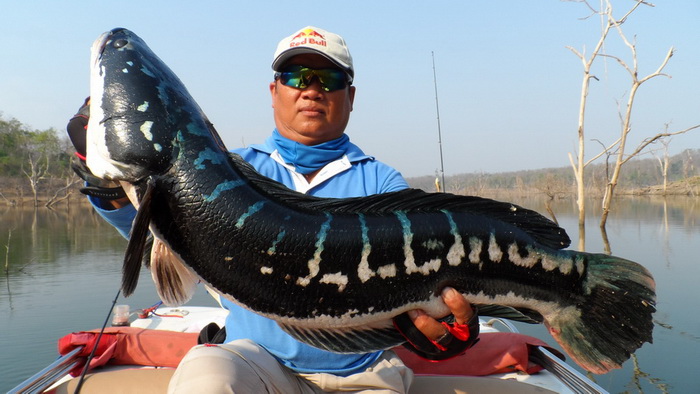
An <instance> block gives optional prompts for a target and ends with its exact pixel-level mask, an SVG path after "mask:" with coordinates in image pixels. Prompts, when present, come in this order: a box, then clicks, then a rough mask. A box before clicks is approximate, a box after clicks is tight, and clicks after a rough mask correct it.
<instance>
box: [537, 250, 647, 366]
mask: <svg viewBox="0 0 700 394" xmlns="http://www.w3.org/2000/svg"><path fill="white" fill-rule="evenodd" d="M572 253H576V254H577V255H578V257H579V258H580V257H582V256H583V257H585V258H586V259H587V261H588V264H587V271H588V273H587V277H586V278H585V280H584V285H583V286H584V289H583V297H582V300H581V301H580V302H578V303H575V304H574V305H573V306H571V307H568V308H564V309H563V310H561V311H560V312H559V313H557V314H556V315H555V316H554V317H553V318H550V319H547V321H546V322H545V323H546V325H547V327H548V329H549V332H550V334H551V335H552V336H553V337H554V338H555V339H556V340H557V341H558V342H559V344H560V345H561V346H562V347H563V348H564V350H566V352H567V353H569V355H570V356H571V357H572V358H573V359H574V360H575V361H576V362H577V363H579V364H580V365H581V366H582V367H584V368H586V369H587V370H589V371H591V372H594V373H598V374H601V373H606V372H608V371H610V370H611V369H614V368H620V367H621V365H622V363H623V362H625V361H626V360H628V359H629V357H630V355H631V353H632V352H634V351H635V350H636V349H638V348H640V347H641V346H642V345H643V344H644V342H649V343H651V342H652V331H653V328H654V323H653V321H652V314H653V313H654V312H655V311H656V307H655V305H656V295H655V290H654V287H655V285H654V279H653V278H652V276H651V274H650V273H649V271H647V269H646V268H644V267H642V266H641V265H639V264H637V263H634V262H632V261H628V260H625V259H621V258H618V257H614V256H609V255H604V254H583V253H577V252H572Z"/></svg>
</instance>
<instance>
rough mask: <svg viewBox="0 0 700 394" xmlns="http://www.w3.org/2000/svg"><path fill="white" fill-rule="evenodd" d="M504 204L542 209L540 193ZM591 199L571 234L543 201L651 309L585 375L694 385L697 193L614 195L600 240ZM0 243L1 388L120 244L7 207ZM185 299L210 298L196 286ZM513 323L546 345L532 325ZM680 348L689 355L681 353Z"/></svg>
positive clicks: (106, 231) (89, 294)
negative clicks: (634, 271) (639, 283)
mask: <svg viewBox="0 0 700 394" xmlns="http://www.w3.org/2000/svg"><path fill="white" fill-rule="evenodd" d="M513 202H515V203H517V204H519V205H522V206H524V207H526V208H531V209H534V210H537V211H539V212H543V213H545V212H547V211H546V208H545V199H543V198H523V199H519V200H514V201H513ZM597 205H598V204H597V202H596V201H589V202H587V209H588V219H587V220H588V223H587V225H586V228H585V231H584V232H585V234H579V229H578V223H577V221H578V214H577V213H576V207H575V202H574V201H573V199H557V200H554V201H552V202H551V209H552V211H553V212H554V213H555V214H556V216H557V219H558V222H559V224H560V225H561V226H562V227H564V228H565V229H566V230H567V232H568V233H569V236H570V237H571V239H572V240H574V242H573V244H572V248H574V249H576V248H577V244H576V240H578V239H579V238H580V235H583V236H584V237H585V249H586V251H588V252H603V251H605V250H606V248H608V247H609V249H610V250H611V251H612V253H613V254H615V255H617V256H621V257H625V258H628V259H630V260H634V261H637V262H639V263H641V264H643V265H644V266H646V267H647V268H648V269H649V270H650V271H651V272H652V274H653V275H654V277H655V280H656V286H657V313H656V314H655V316H654V319H655V322H656V326H655V330H654V344H645V345H644V346H643V347H642V348H641V349H640V350H639V351H637V353H636V354H635V357H634V358H633V359H631V360H630V361H628V362H626V363H625V364H624V366H623V368H622V369H620V370H616V371H613V372H611V373H608V374H606V375H600V376H593V377H592V378H593V379H594V380H595V381H596V382H597V383H598V384H600V385H601V386H602V387H604V388H606V389H608V390H609V391H610V392H613V393H621V392H644V393H658V392H678V393H684V392H693V391H694V390H697V387H698V386H699V385H700V377H698V374H697V373H696V372H695V364H696V363H695V362H694V360H693V358H694V355H697V354H700V319H698V318H697V311H698V307H697V304H696V301H695V300H696V299H697V298H698V297H699V296H700V290H699V289H698V286H697V282H698V279H700V265H699V264H698V263H697V254H696V253H695V251H696V250H698V249H699V248H700V234H698V233H699V232H700V231H699V230H700V228H699V227H698V219H699V218H700V207H699V206H698V205H699V202H698V199H697V198H686V197H674V198H666V199H663V198H650V197H635V198H631V197H630V198H621V199H618V200H617V201H616V202H615V204H614V206H613V212H612V213H611V216H610V218H609V220H608V225H607V227H606V229H607V242H608V243H609V246H606V244H605V241H604V238H603V236H602V234H601V232H600V230H599V229H598V221H599V218H600V208H599V206H597ZM8 244H9V245H8ZM0 246H2V247H0V262H1V264H2V266H3V268H4V269H3V271H2V272H3V276H2V277H0V280H1V281H2V282H4V283H2V286H0V314H1V315H2V316H3V317H2V319H0V349H2V351H0V391H2V390H7V389H9V388H10V387H12V386H13V385H14V384H16V383H18V382H20V381H21V380H23V379H24V378H25V377H27V376H28V375H30V374H32V373H34V372H36V371H37V370H38V369H40V368H41V367H43V366H45V365H46V364H48V363H49V362H51V361H52V360H53V359H54V358H55V357H56V355H57V354H56V350H55V349H56V340H57V339H58V338H59V337H61V336H63V335H65V334H66V333H68V332H70V331H77V330H84V329H91V328H96V327H100V326H101V325H102V323H103V322H104V320H105V318H106V316H107V314H108V312H109V311H108V310H109V307H110V305H111V302H112V299H113V298H114V296H115V294H116V291H117V289H118V287H119V282H120V280H121V273H120V270H121V258H122V256H123V251H124V248H125V246H126V242H125V241H124V240H123V239H122V238H121V237H120V236H119V235H118V234H117V233H116V231H114V230H113V229H112V228H111V227H109V226H108V225H106V224H104V223H103V222H102V221H101V219H100V218H99V217H98V216H97V215H95V214H93V213H91V212H90V211H89V210H86V209H85V208H84V207H76V208H75V209H73V210H71V211H47V210H44V209H42V210H39V211H37V212H36V213H35V211H34V210H21V209H9V210H5V211H0ZM5 246H8V248H7V249H6V248H5ZM6 250H7V253H6ZM200 290H201V289H200ZM156 301H157V296H156V295H155V290H154V288H153V285H152V281H151V280H150V278H149V277H148V274H147V273H146V272H143V273H142V276H141V279H140V281H139V287H138V288H137V291H136V294H135V295H134V296H132V297H130V298H129V299H126V300H124V299H121V300H120V301H119V302H120V303H128V304H130V305H132V309H136V308H144V307H148V306H150V305H152V304H153V303H155V302H156ZM191 303H192V304H206V305H213V301H211V299H210V298H209V297H208V295H206V293H205V292H204V291H203V290H201V292H200V293H198V294H197V296H196V297H195V299H194V300H193V301H192V302H191ZM518 327H519V328H520V329H521V330H522V331H523V332H524V333H527V334H529V335H533V336H537V337H539V338H542V339H544V340H546V341H547V342H549V343H553V340H552V339H551V337H550V336H549V334H547V332H546V330H545V329H544V327H542V326H526V325H518ZM29 355H31V356H29ZM682 355H685V356H690V357H691V359H690V360H683V359H681V357H682Z"/></svg>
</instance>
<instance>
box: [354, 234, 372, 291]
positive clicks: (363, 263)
mask: <svg viewBox="0 0 700 394" xmlns="http://www.w3.org/2000/svg"><path fill="white" fill-rule="evenodd" d="M371 250H372V245H370V244H369V243H365V244H363V245H362V254H361V256H360V265H359V266H358V267H357V276H358V278H360V281H362V283H365V282H367V281H368V280H370V278H372V277H373V276H375V275H376V273H375V272H374V271H372V269H371V268H370V267H369V253H370V251H371Z"/></svg>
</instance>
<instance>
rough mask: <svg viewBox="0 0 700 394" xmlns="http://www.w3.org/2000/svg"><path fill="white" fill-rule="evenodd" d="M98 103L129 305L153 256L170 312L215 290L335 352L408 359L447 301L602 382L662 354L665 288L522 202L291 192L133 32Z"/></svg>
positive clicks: (101, 154)
mask: <svg viewBox="0 0 700 394" xmlns="http://www.w3.org/2000/svg"><path fill="white" fill-rule="evenodd" d="M90 95H91V112H90V122H89V125H88V129H89V133H88V148H87V149H88V150H87V163H88V166H89V168H90V170H91V171H92V172H93V173H94V174H95V175H96V176H98V177H101V178H105V179H112V180H118V181H121V182H122V184H124V185H127V186H129V187H130V188H131V189H132V190H133V192H132V196H131V198H132V201H133V202H134V203H135V205H136V206H138V213H137V216H136V219H135V220H134V225H133V229H132V234H131V236H130V241H129V245H128V246H127V252H126V257H125V260H124V269H123V275H124V276H123V284H122V289H123V290H124V293H125V295H129V294H130V293H131V292H132V291H133V290H134V288H135V287H136V282H137V279H138V272H139V270H140V267H141V255H142V253H143V252H144V248H145V249H148V248H150V249H151V250H150V261H151V271H152V274H153V278H154V281H155V282H156V287H157V289H158V292H159V295H160V297H161V298H162V299H163V300H164V301H165V302H166V303H168V304H181V303H183V302H185V301H187V300H188V299H189V298H190V297H191V295H192V293H193V291H194V288H195V286H196V283H198V282H199V281H202V282H204V283H206V284H207V285H209V286H211V287H213V288H215V289H216V290H217V291H218V292H220V293H221V294H222V295H223V296H224V297H227V298H228V299H230V300H231V301H233V302H235V303H237V304H239V305H242V306H243V307H245V308H248V309H250V310H252V311H254V312H256V313H258V314H260V315H262V316H265V317H268V318H270V319H273V320H275V321H276V322H277V323H278V324H279V325H280V326H281V327H282V328H283V329H285V330H286V331H287V332H288V333H289V334H290V335H292V336H294V337H295V338H297V339H299V340H301V341H303V342H306V343H309V344H311V345H313V346H316V347H319V348H322V349H327V350H330V351H335V352H367V351H374V350H379V349H388V348H391V347H393V346H396V345H398V344H401V343H402V342H404V341H405V339H404V338H403V337H402V336H401V335H399V334H398V332H397V331H396V329H395V328H394V326H393V325H392V318H393V317H395V316H397V315H399V314H401V313H404V312H406V311H409V310H412V309H417V308H420V309H423V310H425V311H426V312H427V313H428V314H430V315H431V316H434V317H439V316H443V315H446V314H448V313H449V309H448V308H447V307H446V306H445V304H444V303H443V302H442V300H441V298H440V292H441V290H442V289H443V288H444V287H446V286H451V287H453V288H455V289H457V290H458V291H459V292H460V293H462V294H463V295H464V296H465V297H467V299H468V300H469V301H470V302H472V303H473V304H483V305H497V306H503V307H510V308H515V309H517V310H519V311H522V312H524V313H526V314H528V315H531V316H536V317H537V318H538V319H540V320H541V321H543V322H544V323H545V324H546V326H547V327H548V329H549V332H550V333H551V335H552V336H553V337H554V338H555V339H556V340H557V341H558V342H559V343H560V344H561V346H562V347H563V349H564V350H565V351H566V352H567V353H568V354H569V355H570V356H571V357H572V358H573V359H574V360H575V361H576V362H577V363H578V364H580V365H581V366H582V367H583V368H585V369H587V370H589V371H592V372H595V373H605V372H607V371H609V370H610V369H612V368H619V367H620V365H621V364H622V363H623V362H624V361H626V360H627V359H628V358H629V357H630V354H631V353H632V352H634V351H635V350H636V349H638V348H639V347H641V346H642V344H643V343H644V342H651V341H652V329H653V322H652V314H653V313H654V311H655V290H654V280H653V278H652V276H651V275H650V273H649V272H648V271H647V270H646V269H645V268H644V267H642V266H641V265H639V264H637V263H634V262H631V261H628V260H624V259H621V258H617V257H614V256H609V255H604V254H592V253H583V252H577V251H572V250H564V248H566V247H568V246H569V243H570V240H569V238H568V236H567V235H566V233H565V231H564V230H563V229H561V228H559V227H558V226H557V225H555V224H554V223H552V222H551V221H550V220H548V219H546V218H545V217H543V216H541V215H540V214H538V213H536V212H533V211H530V210H527V209H524V208H522V207H519V206H517V205H513V204H510V203H505V202H498V201H493V200H489V199H484V198H478V197H470V196H457V195H452V194H448V193H426V192H423V191H420V190H415V189H408V190H403V191H399V192H392V193H387V194H381V195H373V196H369V197H360V198H346V199H324V198H316V197H312V196H307V195H304V194H300V193H297V192H294V191H291V190H289V189H288V188H286V187H284V186H282V185H280V184H278V183H277V182H274V181H272V180H270V179H267V178H265V177H262V176H261V175H259V174H257V173H256V172H255V170H254V169H252V167H251V166H250V165H248V164H247V163H246V162H244V161H243V160H242V159H241V158H240V157H239V156H237V155H232V154H229V153H228V152H227V150H226V148H225V147H224V145H223V143H222V141H221V139H220V137H219V136H218V134H217V133H216V131H215V130H214V128H213V126H212V124H211V123H210V122H209V121H208V119H207V117H206V116H205V115H204V113H203V112H202V110H201V109H200V107H199V106H198V104H197V103H196V102H195V100H194V99H193V98H192V97H191V96H190V94H189V93H188V92H187V89H186V88H185V86H184V85H183V84H182V82H181V81H180V80H179V79H178V77H177V76H176V75H175V74H174V73H173V72H172V71H171V70H170V69H169V67H168V66H166V65H165V63H163V61H161V60H160V59H159V58H158V56H156V55H155V54H154V53H153V52H152V51H151V50H150V48H149V47H148V46H147V45H146V44H145V43H144V41H143V40H141V39H140V38H139V37H138V36H137V35H135V34H134V33H132V32H131V31H129V30H126V29H122V28H117V29H113V30H112V31H110V32H106V33H104V34H103V35H101V36H100V37H99V38H98V39H97V40H96V41H95V43H94V44H93V47H92V55H91V82H90ZM149 230H150V233H151V234H152V236H153V239H154V241H153V244H152V245H151V244H148V246H146V245H147V244H146V239H147V238H148V237H149ZM146 252H148V250H146Z"/></svg>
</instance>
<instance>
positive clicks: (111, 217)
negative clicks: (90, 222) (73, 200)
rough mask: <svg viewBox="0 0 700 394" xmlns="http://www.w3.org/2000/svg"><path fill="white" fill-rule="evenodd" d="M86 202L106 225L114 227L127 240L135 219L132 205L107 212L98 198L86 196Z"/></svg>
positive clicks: (134, 209) (134, 210)
mask: <svg viewBox="0 0 700 394" xmlns="http://www.w3.org/2000/svg"><path fill="white" fill-rule="evenodd" d="M88 201H90V204H92V206H93V208H95V212H97V213H98V214H99V215H100V216H102V218H103V219H104V220H105V221H106V222H107V223H109V224H111V225H112V226H114V228H116V229H117V231H118V232H119V234H121V235H122V237H124V238H126V239H129V232H131V225H132V224H133V222H134V218H135V217H136V208H134V206H133V205H131V204H129V205H126V206H124V207H122V208H117V209H111V210H108V209H105V208H104V207H103V205H102V200H100V199H99V198H96V197H91V196H88Z"/></svg>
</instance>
